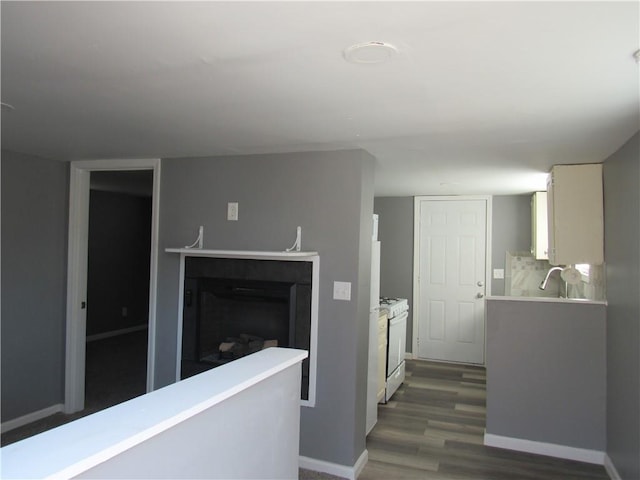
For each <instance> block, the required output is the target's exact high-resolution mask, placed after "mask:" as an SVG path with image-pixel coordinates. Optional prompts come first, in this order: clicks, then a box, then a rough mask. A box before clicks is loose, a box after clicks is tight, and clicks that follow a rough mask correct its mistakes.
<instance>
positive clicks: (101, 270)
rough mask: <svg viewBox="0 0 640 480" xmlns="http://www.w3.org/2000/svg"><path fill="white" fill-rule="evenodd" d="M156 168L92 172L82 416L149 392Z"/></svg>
mask: <svg viewBox="0 0 640 480" xmlns="http://www.w3.org/2000/svg"><path fill="white" fill-rule="evenodd" d="M152 197H153V171H151V170H136V171H126V170H125V171H121V170H119V171H94V172H91V173H90V195H89V237H88V262H87V263H88V264H87V330H86V341H87V345H86V356H85V411H98V410H102V409H104V408H107V407H110V406H112V405H115V404H117V403H121V402H124V401H126V400H129V399H131V398H134V397H137V396H139V395H142V394H144V393H146V372H147V354H148V352H147V344H148V327H149V278H150V273H149V272H150V260H151V212H152Z"/></svg>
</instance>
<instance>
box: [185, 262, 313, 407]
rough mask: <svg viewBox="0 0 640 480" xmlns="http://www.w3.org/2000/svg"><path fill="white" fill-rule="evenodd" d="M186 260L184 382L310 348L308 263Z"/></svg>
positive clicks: (305, 374)
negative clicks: (282, 351) (275, 352)
mask: <svg viewBox="0 0 640 480" xmlns="http://www.w3.org/2000/svg"><path fill="white" fill-rule="evenodd" d="M187 260H188V262H187V263H186V265H185V278H184V299H183V303H184V308H183V326H182V359H181V360H182V361H181V374H180V377H181V378H183V379H184V378H187V377H190V376H192V375H196V374H198V373H201V372H203V371H206V370H209V369H211V368H215V367H218V366H220V365H224V364H225V363H228V362H230V361H234V360H237V359H238V358H242V357H243V356H245V355H249V354H251V353H254V352H257V351H259V350H262V349H264V348H268V347H276V346H277V347H292V348H300V349H304V350H309V348H310V332H311V271H310V269H309V268H308V266H307V265H306V263H307V262H295V263H296V264H295V265H291V263H293V262H277V261H263V260H246V259H215V258H214V259H212V258H193V259H191V258H189V259H187ZM283 263H284V264H285V265H284V267H285V269H284V270H283V265H281V264H283ZM308 391H309V363H308V359H307V360H306V361H305V362H303V364H302V391H301V398H302V399H305V400H306V399H308Z"/></svg>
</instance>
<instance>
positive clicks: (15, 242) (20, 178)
mask: <svg viewBox="0 0 640 480" xmlns="http://www.w3.org/2000/svg"><path fill="white" fill-rule="evenodd" d="M0 168H1V169H2V173H1V176H2V330H1V336H2V345H1V348H2V353H1V355H2V356H1V362H2V408H1V410H2V421H6V420H10V419H14V418H17V417H21V416H23V415H26V414H29V413H32V412H35V411H39V410H42V409H45V408H49V407H51V406H53V405H59V404H61V403H63V400H64V358H65V355H64V351H65V350H64V349H65V302H66V300H65V299H66V258H67V211H68V177H69V173H68V172H69V169H68V165H67V164H65V163H61V162H56V161H52V160H44V159H41V158H37V157H32V156H26V155H21V154H17V153H13V152H8V151H2V160H1V167H0Z"/></svg>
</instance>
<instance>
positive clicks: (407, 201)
mask: <svg viewBox="0 0 640 480" xmlns="http://www.w3.org/2000/svg"><path fill="white" fill-rule="evenodd" d="M530 200H531V196H530V195H508V196H495V197H493V225H492V245H491V256H492V259H491V262H492V269H493V268H502V269H504V268H505V256H506V252H507V251H521V250H524V251H529V250H530V248H531V205H530ZM413 207H414V197H376V198H375V201H374V212H375V213H377V214H378V215H379V216H380V219H379V227H378V239H379V240H380V242H381V254H380V295H384V296H387V297H401V298H407V299H409V306H410V307H411V306H412V305H413V219H414V216H413ZM491 293H492V295H504V280H496V279H494V280H492V282H491ZM412 338H413V320H412V316H411V309H410V310H409V320H408V323H407V351H411V350H412V344H413V341H412Z"/></svg>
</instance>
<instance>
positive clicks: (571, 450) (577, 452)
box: [484, 433, 605, 465]
mask: <svg viewBox="0 0 640 480" xmlns="http://www.w3.org/2000/svg"><path fill="white" fill-rule="evenodd" d="M484 444H485V445H486V446H488V447H497V448H506V449H507V450H516V451H518V452H527V453H535V454H537V455H546V456H548V457H555V458H564V459H567V460H575V461H578V462H585V463H593V464H596V465H604V464H605V452H602V451H599V450H588V449H586V448H576V447H569V446H566V445H557V444H555V443H546V442H536V441H533V440H524V439H522V438H512V437H503V436H502V435H494V434H492V433H485V434H484Z"/></svg>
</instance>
